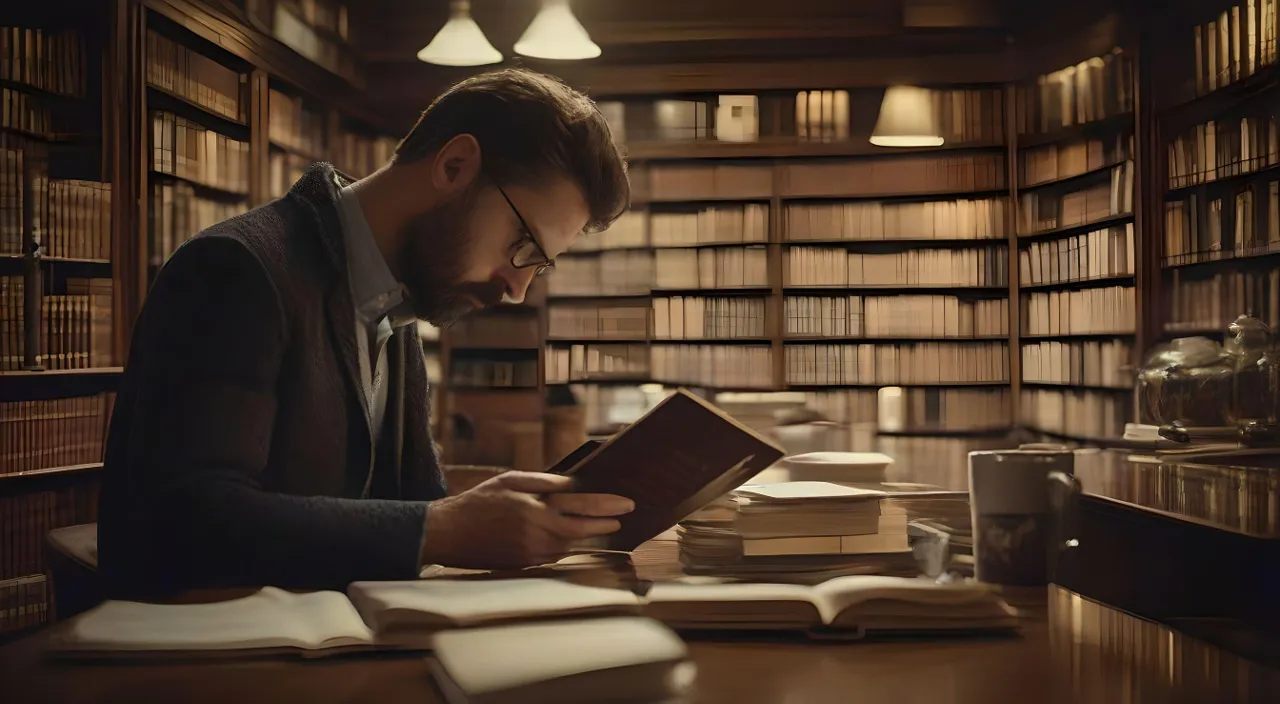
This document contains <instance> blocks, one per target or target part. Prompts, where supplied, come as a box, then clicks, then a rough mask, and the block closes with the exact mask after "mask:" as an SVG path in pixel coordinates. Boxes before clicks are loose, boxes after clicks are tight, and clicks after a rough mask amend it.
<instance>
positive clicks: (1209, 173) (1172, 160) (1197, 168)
mask: <svg viewBox="0 0 1280 704" xmlns="http://www.w3.org/2000/svg"><path fill="white" fill-rule="evenodd" d="M1168 152H1169V166H1168V169H1169V188H1184V187H1186V186H1194V185H1197V184H1202V183H1212V182H1214V181H1217V180H1219V179H1224V178H1230V177H1232V176H1238V175H1240V174H1248V173H1253V172H1254V171H1257V170H1259V169H1263V168H1266V167H1268V166H1275V165H1276V163H1277V161H1280V140H1277V138H1276V116H1275V115H1247V116H1245V117H1240V118H1230V119H1226V120H1210V121H1208V122H1206V123H1204V124H1200V125H1196V126H1194V127H1192V128H1190V129H1188V130H1187V132H1186V133H1184V134H1180V135H1178V136H1176V137H1174V138H1173V139H1172V140H1170V141H1169V145H1168Z"/></svg>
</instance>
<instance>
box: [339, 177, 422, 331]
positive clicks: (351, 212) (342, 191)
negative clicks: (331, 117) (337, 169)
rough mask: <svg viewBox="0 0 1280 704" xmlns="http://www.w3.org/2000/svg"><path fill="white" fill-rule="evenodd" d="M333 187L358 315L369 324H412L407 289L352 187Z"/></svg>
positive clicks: (340, 185)
mask: <svg viewBox="0 0 1280 704" xmlns="http://www.w3.org/2000/svg"><path fill="white" fill-rule="evenodd" d="M334 187H335V188H336V189H337V197H338V213H339V217H340V218H341V220H342V233H343V241H344V243H345V246H346V251H347V275H348V277H349V279H350V282H351V300H352V302H353V303H354V304H355V308H356V312H358V313H359V314H360V315H361V317H363V318H364V319H365V321H367V322H370V323H376V322H379V321H380V320H382V318H383V317H384V316H385V317H387V318H388V320H389V321H390V323H391V325H392V327H400V326H402V325H407V324H409V323H411V322H413V321H414V317H413V314H412V311H411V310H410V308H409V305H408V300H407V298H408V297H407V296H406V295H405V290H404V286H403V285H402V284H401V283H400V282H399V281H396V278H395V277H394V276H392V275H391V269H390V268H388V267H387V260H386V258H385V257H383V256H382V251H381V250H379V249H378V244H377V241H376V240H374V238H373V231H372V230H371V229H369V222H368V220H366V219H365V217H364V210H363V209H362V208H361V207H360V200H359V198H357V197H356V193H355V191H354V190H353V189H352V188H351V186H346V185H342V184H341V183H339V182H336V181H335V184H334Z"/></svg>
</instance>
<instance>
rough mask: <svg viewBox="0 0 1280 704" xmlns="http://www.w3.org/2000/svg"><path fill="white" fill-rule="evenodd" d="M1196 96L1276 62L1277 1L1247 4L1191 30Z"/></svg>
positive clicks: (1257, 0)
mask: <svg viewBox="0 0 1280 704" xmlns="http://www.w3.org/2000/svg"><path fill="white" fill-rule="evenodd" d="M1190 44H1191V48H1192V50H1193V58H1194V61H1195V64H1194V75H1195V79H1194V80H1195V83H1194V85H1195V95H1196V96H1201V95H1205V94H1208V93H1211V92H1213V91H1215V90H1218V89H1219V88H1225V87H1226V86H1229V85H1231V84H1232V83H1236V82H1238V81H1241V80H1244V79H1247V78H1250V77H1252V76H1254V75H1256V74H1257V73H1258V72H1260V71H1261V70H1263V69H1264V68H1265V67H1267V66H1269V65H1271V64H1274V63H1275V60H1276V1H1275V0H1245V2H1237V3H1235V4H1233V5H1231V6H1230V7H1228V8H1226V9H1224V10H1221V11H1220V12H1218V13H1217V14H1216V15H1213V19H1211V20H1209V21H1207V22H1202V23H1200V24H1197V25H1195V26H1194V27H1192V28H1191V43H1190Z"/></svg>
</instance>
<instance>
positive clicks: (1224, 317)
mask: <svg viewBox="0 0 1280 704" xmlns="http://www.w3.org/2000/svg"><path fill="white" fill-rule="evenodd" d="M1172 276H1173V285H1172V286H1171V287H1170V288H1171V291H1170V293H1169V296H1170V299H1171V301H1170V306H1169V323H1168V325H1167V326H1166V332H1169V333H1174V334H1176V333H1179V332H1186V333H1187V334H1201V333H1204V332H1206V331H1217V332H1222V333H1225V332H1226V329H1227V326H1228V325H1230V324H1231V323H1232V322H1233V321H1235V319H1236V317H1237V316H1239V315H1241V314H1243V313H1248V314H1250V315H1252V316H1254V317H1256V318H1258V319H1259V320H1261V321H1262V322H1263V323H1266V324H1267V326H1268V327H1270V328H1271V330H1272V331H1275V330H1278V329H1280V270H1277V269H1269V270H1262V271H1215V272H1211V273H1210V274H1209V275H1207V276H1200V277H1196V276H1194V275H1193V274H1191V273H1184V272H1183V271H1181V270H1177V269H1175V270H1174V271H1173V274H1172Z"/></svg>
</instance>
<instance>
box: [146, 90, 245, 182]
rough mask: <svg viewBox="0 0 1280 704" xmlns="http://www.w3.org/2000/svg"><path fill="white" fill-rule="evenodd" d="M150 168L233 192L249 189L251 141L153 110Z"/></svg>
mask: <svg viewBox="0 0 1280 704" xmlns="http://www.w3.org/2000/svg"><path fill="white" fill-rule="evenodd" d="M151 154H152V163H151V169H152V170H153V171H155V172H157V173H162V174H168V175H170V176H176V177H178V178H181V179H184V180H186V181H190V182H191V183H194V184H197V185H200V186H204V187H206V188H213V189H217V190H220V191H224V192H226V193H229V194H234V195H241V196H243V195H247V194H248V193H249V143H248V142H241V141H240V140H237V139H232V138H231V137H228V136H226V135H223V134H220V133H218V132H216V131H214V130H211V129H209V128H207V127H205V126H203V125H200V124H198V123H196V122H193V121H191V120H188V119H186V118H184V117H179V116H177V115H174V114H172V113H169V112H164V111H162V110H153V111H152V112H151Z"/></svg>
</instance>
